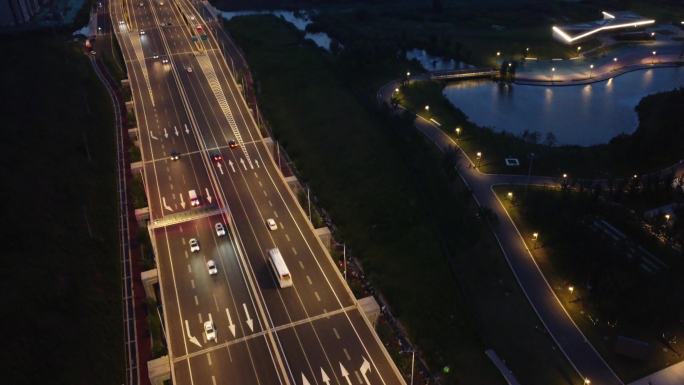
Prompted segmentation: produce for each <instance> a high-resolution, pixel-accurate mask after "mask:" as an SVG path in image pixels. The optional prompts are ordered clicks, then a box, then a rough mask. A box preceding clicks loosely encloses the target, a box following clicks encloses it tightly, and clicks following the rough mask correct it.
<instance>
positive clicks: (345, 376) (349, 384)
mask: <svg viewBox="0 0 684 385" xmlns="http://www.w3.org/2000/svg"><path fill="white" fill-rule="evenodd" d="M340 372H342V377H344V379H345V380H347V385H352V383H351V380H350V379H349V372H348V371H347V368H345V367H344V365H342V363H341V362H340Z"/></svg>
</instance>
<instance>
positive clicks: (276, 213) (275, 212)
mask: <svg viewBox="0 0 684 385" xmlns="http://www.w3.org/2000/svg"><path fill="white" fill-rule="evenodd" d="M273 215H274V216H275V217H276V218H278V212H277V211H275V210H273Z"/></svg>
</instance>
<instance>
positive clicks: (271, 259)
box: [268, 248, 292, 289]
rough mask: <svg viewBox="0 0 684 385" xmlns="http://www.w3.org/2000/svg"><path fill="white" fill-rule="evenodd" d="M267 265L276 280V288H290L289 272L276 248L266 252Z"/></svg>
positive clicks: (290, 277) (290, 278)
mask: <svg viewBox="0 0 684 385" xmlns="http://www.w3.org/2000/svg"><path fill="white" fill-rule="evenodd" d="M268 264H269V265H270V266H271V268H272V269H273V273H274V274H275V276H276V279H277V280H278V286H280V288H281V289H282V288H286V287H290V286H292V276H291V275H290V270H288V269H287V265H285V260H284V259H283V256H282V255H281V254H280V250H278V248H275V249H270V250H268Z"/></svg>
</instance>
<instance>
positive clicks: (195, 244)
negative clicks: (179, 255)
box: [189, 238, 200, 253]
mask: <svg viewBox="0 0 684 385" xmlns="http://www.w3.org/2000/svg"><path fill="white" fill-rule="evenodd" d="M189 243H190V252H191V253H196V252H198V251H200V247H199V241H198V240H197V238H190V242H189Z"/></svg>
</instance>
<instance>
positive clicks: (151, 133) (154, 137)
mask: <svg viewBox="0 0 684 385" xmlns="http://www.w3.org/2000/svg"><path fill="white" fill-rule="evenodd" d="M150 136H151V137H152V139H154V140H159V138H157V137H156V136H154V133H153V132H152V131H150Z"/></svg>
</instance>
